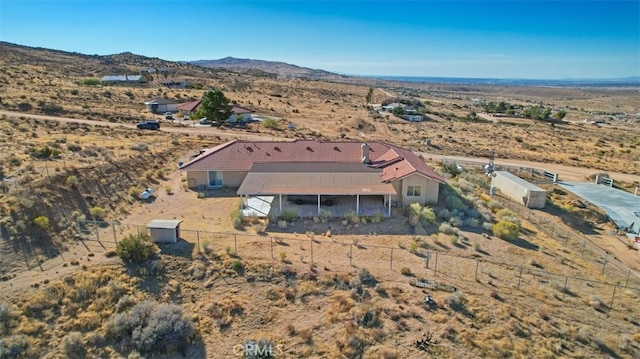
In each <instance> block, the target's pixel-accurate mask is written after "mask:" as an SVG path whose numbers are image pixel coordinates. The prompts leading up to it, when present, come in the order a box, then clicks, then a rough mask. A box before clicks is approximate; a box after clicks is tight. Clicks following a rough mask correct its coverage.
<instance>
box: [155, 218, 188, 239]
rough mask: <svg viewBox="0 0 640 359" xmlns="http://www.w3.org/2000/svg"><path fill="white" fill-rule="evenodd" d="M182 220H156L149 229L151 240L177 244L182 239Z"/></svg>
mask: <svg viewBox="0 0 640 359" xmlns="http://www.w3.org/2000/svg"><path fill="white" fill-rule="evenodd" d="M180 223H182V220H181V219H154V220H152V221H151V222H149V224H147V228H148V229H149V232H150V234H151V240H152V241H154V242H161V243H175V242H177V241H178V238H180Z"/></svg>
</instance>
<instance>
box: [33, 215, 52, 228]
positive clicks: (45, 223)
mask: <svg viewBox="0 0 640 359" xmlns="http://www.w3.org/2000/svg"><path fill="white" fill-rule="evenodd" d="M33 224H34V225H35V226H36V227H38V228H40V229H47V228H49V217H47V216H38V217H36V218H35V219H34V220H33Z"/></svg>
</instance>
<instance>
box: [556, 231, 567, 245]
mask: <svg viewBox="0 0 640 359" xmlns="http://www.w3.org/2000/svg"><path fill="white" fill-rule="evenodd" d="M558 235H560V232H558ZM568 242H569V236H566V237H565V238H564V247H565V248H567V243H568Z"/></svg>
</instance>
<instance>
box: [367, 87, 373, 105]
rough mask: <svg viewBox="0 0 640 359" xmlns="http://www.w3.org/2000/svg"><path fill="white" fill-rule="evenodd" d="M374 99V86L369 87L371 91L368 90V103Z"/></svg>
mask: <svg viewBox="0 0 640 359" xmlns="http://www.w3.org/2000/svg"><path fill="white" fill-rule="evenodd" d="M371 101H373V87H369V92H367V103H371Z"/></svg>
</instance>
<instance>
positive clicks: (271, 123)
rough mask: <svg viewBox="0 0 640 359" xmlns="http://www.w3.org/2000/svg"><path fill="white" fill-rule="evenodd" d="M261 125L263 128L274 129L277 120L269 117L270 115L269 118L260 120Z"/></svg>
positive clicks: (276, 125) (276, 126)
mask: <svg viewBox="0 0 640 359" xmlns="http://www.w3.org/2000/svg"><path fill="white" fill-rule="evenodd" d="M262 126H263V127H264V128H270V129H276V128H278V121H276V120H275V119H273V118H270V117H269V118H265V119H264V120H263V121H262Z"/></svg>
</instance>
